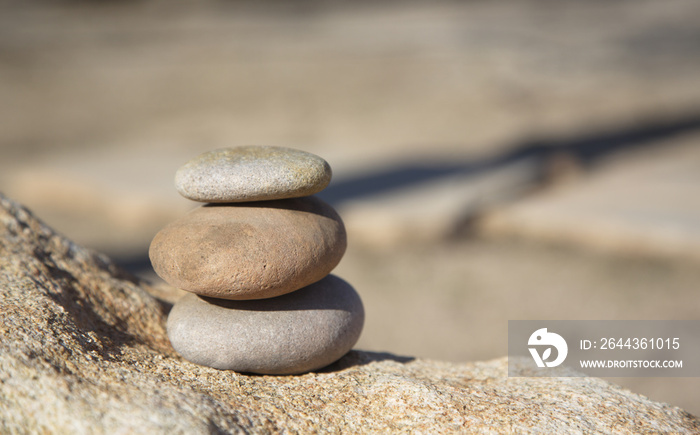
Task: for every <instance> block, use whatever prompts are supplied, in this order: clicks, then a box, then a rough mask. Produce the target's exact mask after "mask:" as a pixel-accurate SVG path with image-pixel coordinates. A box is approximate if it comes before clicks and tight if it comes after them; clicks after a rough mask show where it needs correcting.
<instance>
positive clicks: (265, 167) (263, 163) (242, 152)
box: [175, 146, 332, 202]
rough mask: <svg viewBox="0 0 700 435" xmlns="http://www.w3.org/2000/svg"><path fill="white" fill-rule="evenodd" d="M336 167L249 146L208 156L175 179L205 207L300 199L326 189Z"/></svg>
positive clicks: (316, 159)
mask: <svg viewBox="0 0 700 435" xmlns="http://www.w3.org/2000/svg"><path fill="white" fill-rule="evenodd" d="M331 175H332V174H331V167H330V166H329V165H328V163H327V162H326V161H325V160H323V159H322V158H321V157H318V156H317V155H315V154H311V153H307V152H305V151H301V150H296V149H292V148H282V147H270V146H244V147H238V148H224V149H219V150H214V151H210V152H207V153H204V154H202V155H200V156H198V157H195V158H194V159H192V160H190V161H189V162H187V163H186V164H185V165H184V166H183V167H181V168H180V169H178V171H177V172H176V174H175V187H176V188H177V191H178V192H180V194H181V195H182V196H184V197H185V198H189V199H192V200H194V201H201V202H243V201H267V200H271V199H284V198H298V197H300V196H307V195H313V194H314V193H318V192H320V191H321V190H323V189H324V188H325V187H326V186H328V183H329V182H330V181H331Z"/></svg>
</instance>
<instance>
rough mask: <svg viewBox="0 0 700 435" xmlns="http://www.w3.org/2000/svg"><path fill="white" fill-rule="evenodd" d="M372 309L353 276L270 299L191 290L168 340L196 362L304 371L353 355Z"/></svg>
mask: <svg viewBox="0 0 700 435" xmlns="http://www.w3.org/2000/svg"><path fill="white" fill-rule="evenodd" d="M363 324H364V308H363V306H362V301H361V300H360V296H359V295H358V294H357V292H356V291H355V290H354V289H353V288H352V287H351V286H350V285H349V284H348V283H347V282H345V281H343V280H342V279H340V278H338V277H336V276H334V275H328V276H326V277H325V278H323V279H322V280H320V281H318V282H316V283H314V284H311V285H309V286H307V287H304V288H302V289H300V290H297V291H295V292H292V293H289V294H286V295H283V296H278V297H275V298H270V299H260V300H245V301H234V300H224V299H214V298H208V297H202V296H197V295H195V294H188V295H186V296H184V297H183V298H182V299H180V300H179V301H178V302H177V303H176V304H175V306H173V309H172V310H171V311H170V315H169V316H168V325H167V327H168V337H169V338H170V342H171V343H172V345H173V347H174V348H175V350H176V351H177V352H178V353H179V354H180V355H182V357H183V358H185V359H186V360H188V361H191V362H193V363H196V364H200V365H203V366H208V367H213V368H217V369H223V370H235V371H237V372H249V373H259V374H271V375H287V374H299V373H304V372H308V371H312V370H317V369H320V368H322V367H325V366H327V365H329V364H331V363H333V362H335V361H336V360H338V359H339V358H340V357H342V356H343V355H345V354H346V353H347V352H348V351H349V350H350V349H351V348H352V346H354V345H355V343H356V342H357V339H358V338H359V337H360V333H361V332H362V326H363Z"/></svg>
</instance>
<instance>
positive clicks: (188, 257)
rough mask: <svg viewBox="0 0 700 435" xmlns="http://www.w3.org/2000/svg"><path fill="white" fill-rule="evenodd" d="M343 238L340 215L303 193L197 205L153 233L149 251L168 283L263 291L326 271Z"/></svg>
mask: <svg viewBox="0 0 700 435" xmlns="http://www.w3.org/2000/svg"><path fill="white" fill-rule="evenodd" d="M346 246H347V239H346V234H345V227H344V225H343V222H342V221H341V220H340V216H338V214H337V213H336V212H335V210H333V208H332V207H331V206H330V205H328V204H326V203H325V202H323V201H322V200H320V199H318V198H316V197H315V196H307V197H304V198H293V199H281V200H277V201H263V202H251V203H244V204H226V205H214V204H210V205H205V206H202V207H199V208H196V209H195V210H193V211H191V212H190V213H188V214H186V215H184V216H183V217H182V218H180V219H178V220H177V221H175V222H172V223H171V224H169V225H167V226H166V227H165V228H163V229H162V230H161V231H160V232H158V234H156V236H155V237H154V238H153V241H152V242H151V246H150V249H149V256H150V258H151V264H152V265H153V269H154V270H155V271H156V273H157V274H158V275H159V276H160V277H161V278H163V279H164V280H165V281H166V282H168V284H170V285H172V286H174V287H178V288H181V289H183V290H188V291H191V292H194V293H197V294H200V295H203V296H211V297H215V298H223V299H262V298H270V297H274V296H279V295H282V294H285V293H289V292H291V291H294V290H298V289H300V288H302V287H305V286H307V285H309V284H311V283H313V282H316V281H318V280H320V279H321V278H323V277H324V276H326V275H328V274H329V273H330V271H331V270H333V268H334V267H335V266H336V265H337V264H338V263H339V262H340V259H341V258H342V256H343V254H344V253H345V248H346Z"/></svg>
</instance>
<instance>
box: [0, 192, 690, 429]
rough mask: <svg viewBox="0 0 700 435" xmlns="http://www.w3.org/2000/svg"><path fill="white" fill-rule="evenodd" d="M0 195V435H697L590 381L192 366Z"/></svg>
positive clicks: (88, 260) (408, 366)
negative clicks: (244, 371) (414, 434)
mask: <svg viewBox="0 0 700 435" xmlns="http://www.w3.org/2000/svg"><path fill="white" fill-rule="evenodd" d="M149 291H150V289H149V287H148V285H146V284H145V283H142V282H139V281H137V280H136V279H134V278H132V277H130V276H128V275H127V274H125V273H124V272H123V271H121V270H120V269H119V268H118V267H116V266H115V265H114V264H112V262H111V261H110V260H109V259H108V258H106V257H104V256H102V255H100V254H97V253H95V252H92V251H89V250H87V249H84V248H81V247H79V246H77V245H75V244H74V243H72V242H70V241H69V240H66V239H65V238H63V237H62V236H60V235H58V234H56V233H55V232H54V231H53V230H51V229H50V228H48V227H47V226H46V225H44V224H43V223H41V222H40V221H38V220H37V219H36V218H34V217H33V216H32V214H31V213H30V212H29V211H28V210H27V209H25V208H24V207H22V206H21V205H19V204H17V203H15V202H13V201H11V200H9V199H7V198H6V197H4V196H2V195H1V194H0V295H1V298H0V337H1V340H0V432H2V433H36V432H48V433H131V432H133V433H235V432H253V433H259V432H283V431H284V432H291V433H307V432H346V433H357V432H362V433H366V432H379V433H395V432H409V431H421V432H425V433H445V432H455V431H461V432H487V433H490V432H517V433H524V432H544V433H562V432H589V433H596V432H599V433H648V432H654V433H656V432H674V433H698V432H699V431H700V421H699V420H698V419H697V418H696V417H694V416H692V415H690V414H688V413H687V412H685V411H683V410H681V409H679V408H675V407H672V406H669V405H666V404H662V403H656V402H653V401H651V400H649V399H647V398H645V397H643V396H640V395H637V394H634V393H631V392H629V391H627V390H624V389H622V388H619V387H616V386H614V385H612V384H610V383H607V382H605V381H603V380H600V379H596V378H549V379H541V378H540V379H537V378H518V379H515V378H511V379H508V378H507V376H506V373H507V370H506V369H507V360H506V359H505V358H504V359H498V360H494V361H488V362H477V363H466V364H448V363H442V362H435V361H427V360H417V359H412V358H405V357H398V356H394V355H390V354H380V353H371V352H358V351H353V352H350V353H349V354H348V355H346V356H345V357H344V358H342V359H341V360H340V361H339V362H337V363H336V364H334V365H333V366H331V367H329V368H327V369H325V370H324V371H322V372H318V373H309V374H306V375H302V376H282V377H275V376H246V375H241V374H237V373H234V372H228V371H218V370H214V369H209V368H204V367H200V366H196V365H193V364H191V363H188V362H186V361H184V360H182V359H181V358H180V357H179V356H177V354H175V352H174V351H173V349H172V348H171V346H170V344H169V342H168V339H167V337H166V334H165V317H166V314H167V311H168V310H169V309H170V305H169V304H168V303H166V302H164V301H161V300H159V299H156V298H155V297H153V296H151V294H150V293H149Z"/></svg>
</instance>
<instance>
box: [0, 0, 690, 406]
mask: <svg viewBox="0 0 700 435" xmlns="http://www.w3.org/2000/svg"><path fill="white" fill-rule="evenodd" d="M247 144H261V145H279V146H288V147H293V148H299V149H303V150H306V151H310V152H313V153H316V154H318V155H320V156H322V157H324V158H325V159H326V160H328V162H329V163H330V164H331V166H332V167H333V170H334V179H333V182H332V184H331V186H330V187H329V188H328V189H327V190H326V191H324V192H323V193H322V194H321V196H322V197H323V198H324V199H325V200H327V201H328V202H330V203H331V204H332V205H333V206H335V207H336V208H337V209H338V210H339V212H340V214H341V216H343V218H344V220H345V223H346V226H347V229H348V235H349V248H348V252H347V254H346V256H345V257H344V259H343V261H342V262H341V264H340V265H339V266H338V268H337V269H336V271H335V273H336V274H338V275H339V276H341V277H343V278H344V279H346V280H347V281H349V282H350V283H351V284H353V285H354V286H355V287H356V289H357V290H358V292H359V293H360V294H361V296H362V298H363V300H364V302H365V306H366V312H367V320H366V325H365V330H364V333H363V336H362V338H361V339H360V342H359V343H358V345H357V346H356V347H357V348H359V349H365V350H373V351H386V352H392V353H395V354H399V355H410V356H418V357H423V358H430V359H440V360H448V361H455V362H464V361H473V360H482V359H490V358H497V357H501V356H505V355H506V353H507V321H508V320H509V319H511V320H515V319H698V318H700V294H699V290H700V268H699V267H698V265H700V146H699V145H700V3H698V2H696V1H692V0H687V1H686V0H668V1H665V2H658V1H650V0H637V1H618V2H605V1H588V2H584V1H560V0H557V1H553V0H552V1H547V0H542V1H534V0H519V1H500V2H488V1H476V0H475V1H468V2H456V1H454V2H450V1H439V2H430V3H429V4H428V3H427V2H398V1H386V2H370V1H355V2H344V1H340V0H338V1H311V0H309V1H302V0H296V1H288V2H283V1H271V2H264V3H263V2H242V1H234V0H218V1H203V2H195V1H187V0H182V1H177V2H173V1H158V0H152V1H149V0H123V1H119V0H112V1H94V2H89V1H84V2H82V1H81V2H78V1H36V2H22V1H8V0H3V1H0V190H1V191H3V192H4V193H5V194H7V195H8V196H10V197H11V198H13V199H15V200H18V201H20V202H22V203H24V204H25V205H27V206H29V207H30V208H31V209H32V210H33V211H34V212H35V213H36V214H37V215H38V216H39V217H40V218H42V219H43V220H45V221H46V222H47V223H48V224H50V225H51V226H53V227H54V228H56V229H58V230H59V231H60V232H62V233H64V234H65V235H67V236H68V237H70V238H71V239H73V240H75V241H77V242H79V243H80V244H83V245H85V246H88V247H91V248H94V249H97V250H99V251H102V252H105V253H107V254H108V255H110V256H112V257H113V258H114V259H115V260H116V261H117V262H119V263H120V264H122V265H123V266H124V267H126V268H127V269H129V270H130V271H132V272H134V273H136V274H138V275H140V276H142V277H144V278H146V279H148V280H151V281H152V282H154V283H155V284H156V287H157V288H158V292H159V296H160V297H162V298H165V299H167V300H169V301H173V300H176V299H177V297H179V294H178V293H177V291H176V290H174V289H171V288H168V287H167V286H165V285H164V284H163V283H162V282H160V281H159V280H158V278H157V277H155V275H154V274H153V272H152V269H151V268H150V264H149V262H148V257H147V249H148V244H149V243H150V240H151V238H152V237H153V236H154V235H155V233H156V232H157V231H158V230H159V229H160V228H161V227H162V226H164V225H165V224H166V223H168V222H170V221H172V220H174V219H176V218H178V217H179V216H181V215H182V214H183V213H185V212H186V211H187V210H189V209H191V208H193V207H195V206H196V204H194V203H192V202H190V201H188V200H186V199H184V198H181V197H179V195H178V194H177V193H176V191H175V189H174V186H173V177H174V173H175V170H176V169H177V168H178V167H180V166H181V165H182V164H183V163H184V162H186V161H187V160H188V159H190V158H192V157H194V156H196V155H198V154H200V153H201V152H204V151H207V150H211V149H214V148H220V147H226V146H236V145H247ZM612 381H613V382H615V383H618V384H621V385H623V386H625V387H627V388H629V389H631V390H632V391H635V392H638V393H642V394H645V395H647V396H649V397H651V398H653V399H656V400H660V401H664V402H669V403H672V404H674V405H678V406H681V407H683V408H685V409H686V410H688V411H690V412H692V413H694V414H696V415H700V393H699V392H700V379H697V378H685V379H684V378H647V379H638V378H617V379H612Z"/></svg>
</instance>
